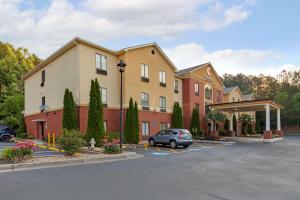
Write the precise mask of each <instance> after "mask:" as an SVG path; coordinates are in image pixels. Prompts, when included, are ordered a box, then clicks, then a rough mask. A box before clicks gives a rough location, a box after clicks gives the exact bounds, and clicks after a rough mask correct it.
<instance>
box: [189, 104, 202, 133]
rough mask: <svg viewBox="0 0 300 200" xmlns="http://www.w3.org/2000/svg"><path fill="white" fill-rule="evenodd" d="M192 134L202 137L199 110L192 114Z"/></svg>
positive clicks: (194, 110)
mask: <svg viewBox="0 0 300 200" xmlns="http://www.w3.org/2000/svg"><path fill="white" fill-rule="evenodd" d="M190 132H191V134H192V135H193V136H194V137H195V136H198V137H199V136H201V135H202V133H201V128H200V119H199V109H198V108H194V109H193V112H192V119H191V124H190Z"/></svg>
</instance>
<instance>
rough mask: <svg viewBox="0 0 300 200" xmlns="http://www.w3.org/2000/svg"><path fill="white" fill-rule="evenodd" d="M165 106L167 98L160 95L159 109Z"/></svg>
mask: <svg viewBox="0 0 300 200" xmlns="http://www.w3.org/2000/svg"><path fill="white" fill-rule="evenodd" d="M166 107H167V98H166V97H163V96H160V97H159V108H160V109H166Z"/></svg>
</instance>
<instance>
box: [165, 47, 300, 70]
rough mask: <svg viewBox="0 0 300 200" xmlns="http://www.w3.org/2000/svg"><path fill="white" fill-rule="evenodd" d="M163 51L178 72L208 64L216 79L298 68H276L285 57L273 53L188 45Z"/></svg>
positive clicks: (285, 65) (295, 68) (289, 65)
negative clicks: (216, 74)
mask: <svg viewBox="0 0 300 200" xmlns="http://www.w3.org/2000/svg"><path fill="white" fill-rule="evenodd" d="M164 51H165V52H166V54H167V55H168V56H169V57H170V59H171V60H172V61H173V62H174V64H175V65H176V66H177V67H178V68H179V69H182V68H186V67H191V66H196V65H199V64H202V63H206V62H211V63H212V64H213V66H214V67H215V68H216V70H217V72H218V73H219V75H222V74H224V73H229V74H237V73H244V74H254V75H258V74H269V75H276V74H278V73H280V72H281V71H282V70H284V69H285V70H299V69H300V66H297V65H293V64H284V65H280V64H278V63H280V62H281V60H282V58H284V55H283V54H282V53H279V52H275V51H272V50H251V49H240V50H233V49H223V50H218V51H212V52H208V51H206V50H205V49H204V47H203V46H202V45H200V44H197V43H188V44H181V45H178V46H175V47H174V48H166V49H164Z"/></svg>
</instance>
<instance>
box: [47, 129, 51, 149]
mask: <svg viewBox="0 0 300 200" xmlns="http://www.w3.org/2000/svg"><path fill="white" fill-rule="evenodd" d="M47 136H48V148H49V147H50V145H51V132H48V135H47Z"/></svg>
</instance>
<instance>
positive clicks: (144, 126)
mask: <svg viewBox="0 0 300 200" xmlns="http://www.w3.org/2000/svg"><path fill="white" fill-rule="evenodd" d="M149 132H150V123H149V122H143V123H142V134H143V135H144V136H146V135H149Z"/></svg>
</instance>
